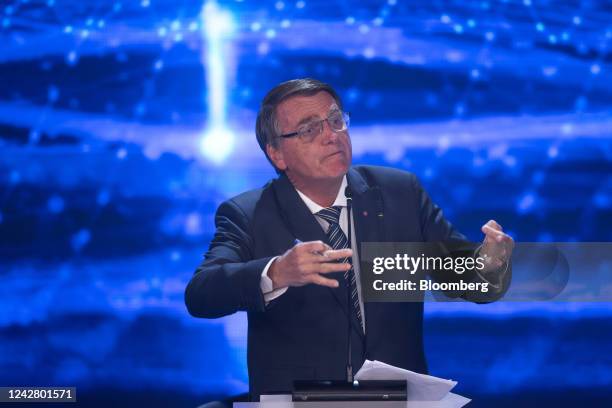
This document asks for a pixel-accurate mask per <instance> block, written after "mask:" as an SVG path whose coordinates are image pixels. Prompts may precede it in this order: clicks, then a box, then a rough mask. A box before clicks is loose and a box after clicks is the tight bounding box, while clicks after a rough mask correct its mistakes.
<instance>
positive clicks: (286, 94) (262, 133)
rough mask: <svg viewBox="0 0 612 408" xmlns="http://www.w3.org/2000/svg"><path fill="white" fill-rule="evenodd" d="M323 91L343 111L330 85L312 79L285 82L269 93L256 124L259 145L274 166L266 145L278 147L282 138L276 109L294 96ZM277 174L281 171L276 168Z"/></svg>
mask: <svg viewBox="0 0 612 408" xmlns="http://www.w3.org/2000/svg"><path fill="white" fill-rule="evenodd" d="M321 91H325V92H327V93H328V94H330V95H331V96H332V97H333V98H334V100H335V101H336V104H338V107H339V108H340V109H342V100H341V99H340V96H339V95H338V94H337V93H336V91H335V90H334V88H332V87H331V86H330V85H328V84H326V83H324V82H321V81H318V80H316V79H312V78H302V79H292V80H291V81H286V82H283V83H281V84H279V85H277V86H275V87H274V88H272V90H270V92H268V94H267V95H266V96H265V97H264V98H263V100H262V102H261V107H260V108H259V113H258V114H257V122H256V124H255V134H256V136H257V143H259V147H260V148H261V150H263V152H264V154H265V155H266V158H267V159H268V161H269V162H270V163H271V164H272V166H274V163H273V162H272V160H270V157H268V153H267V152H266V145H271V146H272V147H278V137H279V136H280V130H279V128H278V120H277V118H276V108H277V107H278V105H280V104H281V102H283V101H285V100H287V99H289V98H291V97H293V96H312V95H314V94H316V93H319V92H321ZM274 168H275V169H276V171H277V172H280V170H279V169H277V168H276V166H274Z"/></svg>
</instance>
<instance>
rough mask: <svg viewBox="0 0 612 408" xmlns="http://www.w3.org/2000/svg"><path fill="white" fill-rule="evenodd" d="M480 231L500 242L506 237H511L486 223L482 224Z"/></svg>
mask: <svg viewBox="0 0 612 408" xmlns="http://www.w3.org/2000/svg"><path fill="white" fill-rule="evenodd" d="M482 232H483V233H484V234H485V235H486V236H487V238H489V237H490V238H491V239H492V240H494V241H496V242H502V241H504V240H506V239H511V238H510V236H509V235H507V234H506V233H504V232H502V231H499V230H497V229H495V228H493V227H491V226H490V225H488V224H485V225H483V226H482Z"/></svg>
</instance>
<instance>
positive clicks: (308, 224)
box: [274, 174, 349, 316]
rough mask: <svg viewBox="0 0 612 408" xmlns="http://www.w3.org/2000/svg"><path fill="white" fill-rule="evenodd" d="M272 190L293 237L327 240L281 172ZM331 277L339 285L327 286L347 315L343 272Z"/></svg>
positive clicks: (329, 275)
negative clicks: (334, 286) (335, 286)
mask: <svg viewBox="0 0 612 408" xmlns="http://www.w3.org/2000/svg"><path fill="white" fill-rule="evenodd" d="M274 192H275V195H276V200H277V204H278V206H279V208H280V211H281V217H282V218H283V221H284V223H285V225H287V227H288V228H289V231H290V232H291V234H292V235H293V237H294V238H296V239H299V240H300V241H302V242H307V241H323V242H326V241H327V237H326V235H325V232H324V231H323V228H321V225H320V224H319V223H318V222H317V220H316V218H315V216H314V215H312V213H311V212H310V210H309V209H308V207H307V206H306V204H305V203H304V201H303V200H302V198H301V197H300V196H299V194H298V193H297V191H296V190H295V188H294V187H293V185H292V184H291V182H290V181H289V179H288V178H287V176H285V175H284V174H282V175H281V176H280V177H279V178H278V179H277V180H275V182H274ZM326 276H327V277H329V278H331V279H336V280H337V281H338V283H339V284H340V286H339V287H338V288H328V290H329V292H330V293H331V294H332V296H333V297H334V299H336V302H337V303H338V305H339V306H340V307H341V308H342V310H343V311H344V313H345V315H347V316H348V315H349V313H348V307H347V304H346V299H347V288H346V282H345V279H344V273H343V272H336V273H330V274H327V275H326Z"/></svg>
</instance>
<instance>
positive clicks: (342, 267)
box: [304, 262, 351, 274]
mask: <svg viewBox="0 0 612 408" xmlns="http://www.w3.org/2000/svg"><path fill="white" fill-rule="evenodd" d="M349 269H351V264H350V263H348V262H325V263H319V264H311V265H308V266H306V267H305V268H304V271H306V273H307V274H317V273H334V272H346V271H348V270H349Z"/></svg>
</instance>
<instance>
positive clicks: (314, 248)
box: [294, 241, 332, 254]
mask: <svg viewBox="0 0 612 408" xmlns="http://www.w3.org/2000/svg"><path fill="white" fill-rule="evenodd" d="M294 248H296V249H299V250H300V251H305V252H311V253H320V254H322V253H323V252H325V251H329V250H330V249H332V247H330V246H329V245H327V244H326V243H325V242H323V241H308V242H302V243H300V244H297V245H296V246H295V247H294Z"/></svg>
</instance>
